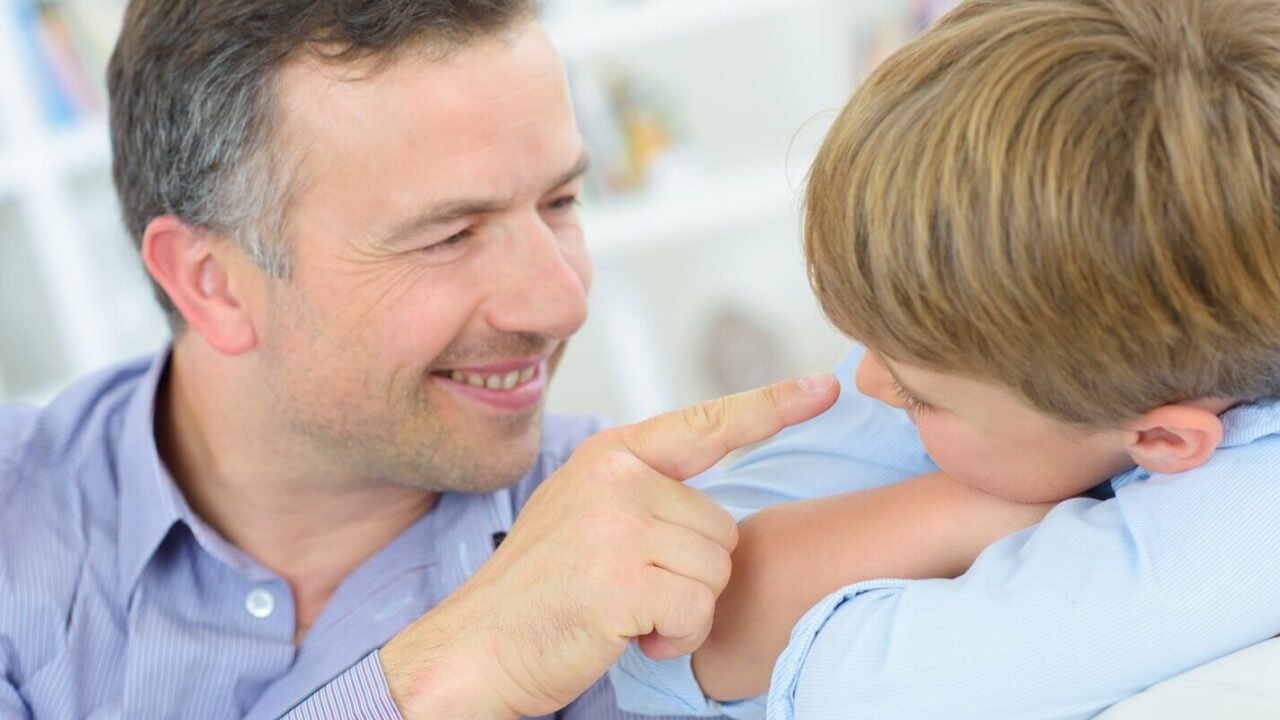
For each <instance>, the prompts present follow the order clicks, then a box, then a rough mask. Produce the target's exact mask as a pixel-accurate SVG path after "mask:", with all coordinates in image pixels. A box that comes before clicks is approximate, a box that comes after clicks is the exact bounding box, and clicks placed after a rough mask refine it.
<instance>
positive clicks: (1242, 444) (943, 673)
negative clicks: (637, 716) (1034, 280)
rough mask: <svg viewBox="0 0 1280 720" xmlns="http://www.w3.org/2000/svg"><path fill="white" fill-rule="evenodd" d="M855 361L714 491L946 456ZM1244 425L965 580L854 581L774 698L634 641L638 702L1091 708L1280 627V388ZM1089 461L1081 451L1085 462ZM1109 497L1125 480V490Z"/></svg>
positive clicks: (720, 493) (831, 603) (870, 474)
mask: <svg viewBox="0 0 1280 720" xmlns="http://www.w3.org/2000/svg"><path fill="white" fill-rule="evenodd" d="M860 359H861V350H855V351H854V352H853V353H851V354H850V355H849V356H848V357H847V358H846V359H845V360H844V361H843V362H842V363H841V364H840V366H839V367H838V368H837V370H836V372H837V374H838V376H839V377H840V379H841V382H842V384H843V386H844V387H843V389H844V392H843V393H842V395H841V398H840V400H839V402H838V403H837V405H836V407H835V408H834V409H832V410H831V411H829V412H827V413H826V414H824V415H822V416H820V417H819V418H817V419H815V420H813V421H811V422H809V423H807V424H805V425H801V426H798V427H796V428H792V429H790V430H788V431H785V432H784V433H782V434H781V435H780V436H779V437H778V438H777V439H776V440H774V441H773V442H772V443H770V444H768V445H766V446H764V447H763V448H761V449H759V450H757V451H756V452H754V453H752V454H750V455H748V456H747V457H745V458H744V459H743V460H742V462H741V463H740V464H739V465H737V466H736V467H734V468H733V469H732V470H730V471H729V472H728V473H726V474H725V475H723V476H720V477H718V478H714V479H711V480H709V481H708V482H707V483H706V485H705V487H704V490H705V491H706V492H708V493H709V494H711V495H712V496H713V497H715V498H716V499H718V500H719V501H720V502H722V503H724V504H725V505H726V506H727V507H728V508H730V510H731V511H732V512H734V514H735V515H736V516H738V517H740V518H741V517H745V516H747V515H749V514H750V513H751V512H754V511H755V510H758V509H760V508H762V507H765V506H768V505H771V504H774V503H778V502H785V501H789V500H799V499H806V498H814V497H821V496H826V495H831V494H834V493H842V492H850V491H855V490H863V489H868V488H872V487H878V486H881V485H884V484H886V483H891V482H895V481H898V480H901V479H905V478H907V477H911V476H914V475H918V474H921V473H925V472H929V471H932V470H934V469H936V468H935V466H934V465H933V463H932V462H931V461H930V460H929V458H928V456H927V455H926V454H925V452H924V449H923V447H922V446H921V445H920V442H919V438H918V436H917V434H916V433H915V429H914V427H913V426H912V424H911V423H910V422H909V421H908V420H907V418H906V416H905V414H904V413H902V412H901V411H898V410H895V409H892V408H889V407H887V406H885V405H883V404H881V403H879V402H877V401H874V400H871V399H869V398H866V397H864V396H862V395H861V394H860V393H858V392H857V390H856V389H855V388H854V387H853V383H852V378H853V376H854V369H855V368H856V367H857V363H858V362H859V360H860ZM1223 424H1224V427H1225V439H1224V441H1223V443H1222V446H1221V447H1220V449H1219V450H1218V451H1217V452H1215V453H1214V455H1213V456H1212V457H1211V458H1210V460H1209V461H1208V462H1207V463H1206V464H1205V465H1203V466H1202V467H1200V468H1198V469H1196V470H1194V471H1191V472H1187V473H1182V474H1179V475H1172V476H1171V475H1152V474H1151V473H1148V472H1146V471H1145V470H1142V469H1138V468H1135V469H1133V470H1130V471H1128V472H1126V473H1124V474H1123V475H1120V476H1118V477H1116V478H1114V479H1112V481H1111V483H1110V486H1111V489H1112V490H1113V491H1114V496H1112V497H1108V498H1106V499H1088V498H1076V499H1072V500H1068V501H1066V502H1064V503H1061V504H1060V505H1058V506H1057V507H1056V508H1055V509H1054V510H1053V511H1052V512H1050V513H1049V515H1048V516H1047V517H1045V519H1044V520H1043V521H1042V522H1041V523H1040V524H1039V525H1038V526H1036V527H1034V528H1029V529H1027V530H1024V531H1021V532H1018V533H1016V534H1014V535H1011V536H1009V537H1007V538H1005V539H1003V540H1001V541H999V542H997V543H995V544H994V545H992V546H991V547H989V548H987V550H986V551H985V552H983V553H982V555H981V556H980V557H979V558H978V560H977V561H976V562H975V563H974V565H973V567H972V568H971V569H970V570H969V571H968V572H967V573H965V574H964V575H963V576H961V577H959V578H957V579H954V580H917V581H908V580H895V579H885V580H873V581H869V582H861V583H857V584H855V585H850V586H848V587H846V588H843V589H841V590H839V591H837V592H835V593H833V594H831V595H830V596H828V597H827V598H826V599H824V600H823V601H822V602H820V603H819V604H818V605H816V606H815V607H814V608H812V609H811V610H810V611H809V612H808V613H807V614H806V615H805V616H804V618H803V619H802V620H801V621H800V622H799V623H798V624H797V625H796V627H795V628H794V630H793V632H792V635H791V642H790V644H789V645H788V646H787V648H786V650H785V651H784V652H783V654H782V656H781V657H780V658H779V659H778V662H777V664H776V665H775V667H774V673H773V680H772V684H771V687H770V691H769V695H768V696H767V698H765V697H761V698H755V699H752V700H748V701H743V702H736V703H715V702H712V701H709V700H707V699H706V698H705V697H703V695H702V693H701V691H700V690H699V689H698V686H697V683H696V682H695V681H694V679H693V675H692V672H691V671H690V669H689V662H688V659H687V658H685V659H681V660H676V661H668V662H662V663H658V662H652V661H649V660H646V659H645V658H644V657H643V656H642V655H640V654H639V653H636V652H630V653H628V655H627V656H626V657H624V659H623V661H622V662H621V663H619V665H618V666H617V667H615V668H614V670H613V671H611V675H612V678H613V681H614V685H615V687H616V688H617V690H618V695H619V701H620V702H621V703H622V705H623V707H626V708H628V709H634V710H641V711H648V712H656V711H662V712H672V711H679V712H686V713H690V714H694V713H703V714H715V713H725V714H728V715H730V716H733V717H736V718H758V717H762V716H763V715H764V714H765V711H766V707H767V712H768V717H769V718H771V719H772V718H777V719H778V720H791V718H801V719H802V720H805V719H808V718H818V719H824V718H837V717H838V718H842V719H843V718H850V719H853V718H876V720H881V719H884V718H911V719H915V718H947V719H948V720H967V719H970V718H971V719H972V720H991V719H992V718H1085V717H1089V716H1091V715H1093V714H1095V713H1097V712H1100V711H1101V710H1103V709H1104V708H1106V707H1107V706H1109V705H1111V704H1113V703H1115V702H1117V701H1119V700H1121V699H1123V698H1125V697H1128V696H1130V695H1133V694H1135V693H1137V692H1139V691H1141V690H1143V689H1144V688H1146V687H1148V686H1150V685H1152V684H1154V683H1157V682H1159V681H1162V680H1165V679H1168V678H1170V677H1173V676H1174V675H1177V674H1179V673H1181V672H1183V671H1186V670H1188V669H1191V668H1193V667H1196V666H1198V665H1201V664H1203V663H1205V662H1208V661H1210V660H1213V659H1215V658H1219V657H1222V656H1224V655H1227V654H1229V653H1231V652H1234V651H1236V650H1239V649H1242V648H1245V647H1247V646H1249V645H1252V644H1255V643H1258V642H1260V641H1262V640H1265V639H1268V638H1270V637H1271V636H1273V635H1275V634H1276V633H1277V632H1280V404H1275V403H1269V404H1255V405H1247V406H1242V407H1238V408H1236V409H1233V410H1231V411H1229V412H1227V413H1225V414H1224V415H1223ZM1067 461H1069V460H1067ZM1107 494H1108V495H1109V494H1110V493H1107Z"/></svg>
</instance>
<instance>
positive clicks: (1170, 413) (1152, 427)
mask: <svg viewBox="0 0 1280 720" xmlns="http://www.w3.org/2000/svg"><path fill="white" fill-rule="evenodd" d="M1127 429H1128V430H1129V432H1130V435H1129V439H1128V444H1127V446H1126V448H1125V449H1126V450H1127V451H1128V453H1129V456H1130V457H1131V458H1133V461H1134V462H1135V463H1137V464H1138V465H1141V466H1142V467H1144V468H1146V469H1147V470H1150V471H1151V472H1153V473H1159V474H1164V475H1170V474H1173V473H1180V472H1186V471H1188V470H1193V469H1195V468H1197V467H1200V466H1201V465H1203V464H1204V462H1205V461H1206V460H1208V459H1209V456H1210V455H1212V454H1213V451H1214V450H1217V449H1218V445H1220V444H1222V420H1221V419H1219V417H1218V416H1217V415H1216V414H1214V413H1213V411H1211V410H1207V409H1204V408H1201V407H1197V406H1195V405H1193V404H1185V403H1179V404H1174V405H1165V406H1163V407H1158V408H1156V409H1155V410H1152V411H1151V412H1149V413H1147V414H1145V415H1143V416H1142V417H1140V418H1138V420H1137V421H1135V422H1133V423H1131V424H1130V425H1129V426H1128V428H1127Z"/></svg>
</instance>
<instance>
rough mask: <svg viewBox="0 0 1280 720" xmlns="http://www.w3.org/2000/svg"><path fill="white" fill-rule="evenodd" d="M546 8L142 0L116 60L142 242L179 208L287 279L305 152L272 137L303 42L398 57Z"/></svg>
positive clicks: (128, 203) (469, 2)
mask: <svg viewBox="0 0 1280 720" xmlns="http://www.w3.org/2000/svg"><path fill="white" fill-rule="evenodd" d="M536 11H537V7H536V1H535V0H132V2H130V3H129V7H128V10H127V11H126V14H125V20H124V30H123V32H122V34H121V36H120V41H119V43H118V44H117V46H116V49H115V53H114V54H113V55H112V57H111V63H110V66H109V68H108V71H107V84H108V89H109V96H110V104H111V141H112V152H113V172H114V176H115V184H116V190H117V192H118V193H119V195H120V204H121V207H122V210H123V213H124V221H125V225H126V227H127V229H128V231H129V234H130V236H131V237H132V238H133V241H134V243H135V244H137V245H138V246H139V247H140V246H141V243H142V237H143V233H144V232H145V230H146V228H147V225H148V224H149V223H150V222H151V221H152V220H153V219H155V218H157V217H160V216H162V215H174V216H176V217H178V218H181V219H182V220H183V221H184V222H186V223H188V224H190V225H192V226H195V227H199V228H203V229H206V230H209V231H211V232H215V233H218V234H222V235H225V236H228V237H230V238H232V239H233V240H234V241H235V242H236V243H237V244H238V245H239V246H240V247H241V248H242V249H243V250H244V252H245V253H246V254H247V255H248V256H249V257H250V258H252V260H253V261H254V262H255V263H257V265H258V266H260V267H261V268H262V269H263V270H264V271H266V272H267V273H268V274H269V275H270V276H272V277H276V278H285V279H287V278H288V277H289V275H290V251H289V246H288V243H287V242H286V241H285V230H286V228H285V225H286V210H287V207H288V204H289V197H290V193H291V190H292V188H293V179H292V177H291V175H292V165H293V163H292V161H291V160H290V159H288V158H285V157H284V156H283V155H282V154H281V153H280V152H279V148H278V147H276V145H275V143H274V138H273V128H274V127H275V125H276V113H275V86H276V78H277V77H278V75H279V71H280V70H281V68H282V67H283V66H284V65H285V64H286V63H287V62H288V61H289V60H290V59H291V58H293V57H295V56H296V55H297V54H298V53H299V52H314V53H316V54H317V55H319V56H321V57H324V58H326V59H328V60H331V61H334V62H340V63H347V62H355V61H359V60H365V59H370V58H372V59H374V60H377V61H379V62H386V61H389V60H391V59H393V58H394V57H395V56H396V54H397V53H399V52H400V51H402V50H404V49H406V48H408V47H411V46H412V47H415V48H427V49H430V50H431V51H433V52H437V53H441V54H445V53H448V52H449V51H451V50H453V49H456V48H459V47H463V46H465V45H466V44H468V43H469V42H472V41H473V40H476V39H478V38H483V37H488V36H490V35H493V34H495V33H498V32H500V31H502V30H504V29H506V28H509V27H510V26H512V25H514V24H515V23H516V22H517V21H519V20H521V19H525V18H528V17H531V16H533V15H534V14H535V13H536ZM155 289H156V295H157V297H158V299H159V300H160V304H161V305H162V306H163V307H164V309H165V311H166V312H167V313H168V315H169V320H170V324H171V325H173V326H174V327H175V328H177V327H179V326H180V325H181V318H180V317H179V315H178V313H177V311H176V309H175V308H174V306H173V304H172V303H171V302H170V301H169V298H168V297H167V296H166V295H165V293H164V292H163V290H161V289H160V288H159V287H156V288H155Z"/></svg>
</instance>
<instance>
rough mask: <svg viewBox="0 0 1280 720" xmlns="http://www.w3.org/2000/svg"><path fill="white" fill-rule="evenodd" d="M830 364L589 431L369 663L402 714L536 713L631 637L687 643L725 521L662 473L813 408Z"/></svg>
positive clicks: (689, 470) (725, 532)
mask: <svg viewBox="0 0 1280 720" xmlns="http://www.w3.org/2000/svg"><path fill="white" fill-rule="evenodd" d="M838 394H839V386H838V385H837V383H836V382H835V378H834V377H832V376H830V375H819V376H813V377H809V378H804V379H801V380H798V381H789V382H786V383H781V384H778V385H773V386H770V387H767V388H763V389H760V390H755V391H751V392H747V393H742V394H740V395H734V396H731V397H727V398H722V399H719V400H711V401H707V402H704V403H702V404H699V405H695V406H692V407H689V408H686V409H684V410H680V411H677V412H673V413H668V414H666V415H662V416H659V417H656V418H653V419H651V420H648V421H645V422H642V423H639V424H637V425H631V426H628V427H621V428H617V429H615V430H609V431H605V432H602V433H599V434H598V435H596V436H594V437H592V438H590V439H589V440H587V441H586V442H585V443H583V445H582V446H581V447H580V448H579V449H578V451H577V452H576V453H575V454H574V455H573V457H572V458H570V459H569V461H568V462H567V463H565V465H564V466H563V467H561V468H560V469H559V470H558V471H557V472H556V473H555V474H553V475H552V476H551V477H549V478H547V480H546V481H545V482H543V484H542V486H541V487H540V488H539V489H538V490H537V492H535V493H534V494H533V496H532V497H531V498H530V499H529V502H528V504H527V505H526V506H525V508H524V509H523V511H522V512H521V513H520V516H519V518H518V519H517V520H516V523H515V525H514V526H513V527H512V528H511V532H510V533H509V534H508V535H507V538H506V539H505V540H504V541H503V543H502V546H501V548H499V550H498V551H497V552H496V553H494V556H493V557H492V558H491V559H490V560H489V562H487V563H485V565H484V566H483V567H481V568H480V570H479V571H478V572H477V573H476V574H475V575H474V576H473V577H472V578H471V579H470V580H468V581H467V582H466V583H465V584H464V585H463V586H462V587H461V588H459V589H458V591H457V592H455V593H454V594H453V595H452V596H451V597H449V598H448V599H447V600H446V601H444V602H443V603H441V604H440V605H439V606H438V607H437V608H436V609H434V610H432V611H431V612H430V613H428V614H427V615H425V616H423V617H422V618H420V619H419V620H418V621H417V622H415V623H414V624H412V625H410V626H409V627H408V628H406V629H405V630H404V631H403V632H401V633H400V634H399V635H397V636H396V637H395V638H392V640H391V641H390V642H389V643H387V645H386V646H385V647H384V648H383V649H382V652H381V659H382V663H383V667H384V669H385V671H386V675H387V681H388V684H389V685H390V688H391V692H392V696H393V697H394V698H395V700H396V703H397V705H398V706H399V707H400V709H401V712H402V713H403V714H404V716H405V717H406V718H410V719H411V720H412V719H413V718H433V719H442V718H450V719H452V718H515V717H518V716H521V715H529V716H537V715H546V714H549V713H552V712H555V711H556V710H558V709H560V708H561V707H564V706H565V705H567V704H568V703H570V702H572V701H573V700H574V699H575V698H576V697H578V695H580V694H582V693H583V692H584V691H586V690H587V689H588V688H589V687H591V685H592V684H594V683H595V682H596V680H598V679H599V678H600V676H601V675H603V674H604V672H605V670H607V669H608V668H609V666H610V665H612V664H613V663H614V662H615V661H616V660H617V659H618V657H619V655H621V654H622V651H623V650H624V649H625V648H626V646H627V644H628V643H629V642H631V641H632V639H634V638H640V639H641V647H642V649H644V650H645V652H646V653H648V654H649V655H650V656H652V657H659V658H665V657H674V656H676V655H680V654H686V653H690V652H692V651H693V650H694V649H696V648H697V647H698V646H699V645H701V644H702V642H703V640H704V639H706V636H707V633H708V632H709V631H710V629H711V620H712V615H713V613H714V611H715V604H716V599H717V597H718V596H719V595H720V593H721V592H722V591H723V590H724V588H725V585H726V584H727V583H728V580H729V572H730V553H731V552H732V551H733V549H734V547H735V546H736V545H737V542H738V532H737V526H736V525H735V524H734V522H733V519H732V518H731V517H730V516H729V515H728V513H726V512H725V511H724V510H723V509H721V508H720V507H719V506H717V505H716V504H715V503H713V502H712V501H711V500H709V499H708V498H706V497H705V496H703V495H702V494H701V493H699V492H697V491H695V490H693V489H691V488H688V487H686V486H685V485H683V484H681V483H680V482H677V481H682V480H685V479H687V478H689V477H692V476H694V475H696V474H698V473H700V472H702V471H703V470H706V469H707V468H709V467H711V466H712V465H714V464H715V463H716V462H717V461H719V460H720V459H721V458H722V457H724V456H725V454H727V453H728V452H730V451H732V450H735V449H737V448H740V447H743V446H745V445H750V444H752V443H755V442H759V441H760V440H764V439H766V438H768V437H770V436H772V435H774V434H775V433H777V432H778V431H779V430H781V429H782V428H784V427H787V426H789V425H793V424H795V423H798V422H802V421H804V420H808V419H809V418H812V417H813V416H815V415H817V414H819V413H821V412H823V411H824V410H826V409H827V408H829V407H830V406H831V404H832V403H833V402H835V398H836V396H837V395H838Z"/></svg>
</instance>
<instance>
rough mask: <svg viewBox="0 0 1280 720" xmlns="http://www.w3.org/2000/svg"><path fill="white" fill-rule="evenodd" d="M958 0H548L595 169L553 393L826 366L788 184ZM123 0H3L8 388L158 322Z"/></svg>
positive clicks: (673, 397)
mask: <svg viewBox="0 0 1280 720" xmlns="http://www.w3.org/2000/svg"><path fill="white" fill-rule="evenodd" d="M952 2H953V0H941V1H939V0H932V1H930V0H545V1H544V10H545V12H544V20H545V23H546V26H547V29H548V32H549V33H550V35H551V36H552V39H553V40H554V41H555V43H556V44H557V46H558V47H559V48H560V50H561V52H562V54H563V56H564V58H565V62H566V65H567V67H568V70H569V77H570V83H571V85H572V87H573V90H574V96H575V104H576V106H577V112H578V119H579V123H580V125H581V128H582V132H583V136H584V137H585V138H586V140H587V142H588V145H589V146H590V148H591V152H592V157H593V165H594V168H593V170H594V172H593V177H592V178H591V181H590V183H589V187H588V190H587V193H586V197H585V198H584V207H583V211H582V213H583V222H584V224H585V226H586V230H587V238H588V245H589V247H590V248H591V249H592V253H593V256H594V258H595V262H596V265H597V276H596V277H597V280H596V284H595V290H594V291H593V298H592V316H591V319H590V320H589V321H588V323H587V325H586V326H585V327H584V328H583V330H582V332H581V333H580V334H579V335H578V337H577V338H575V340H574V341H573V342H572V344H571V346H570V350H569V352H568V353H567V354H566V357H565V361H564V364H563V366H562V368H561V372H560V376H559V377H558V379H557V381H556V382H555V383H554V384H553V386H552V387H553V389H552V393H551V397H550V401H549V402H550V406H551V409H553V410H556V411H563V412H590V413H600V414H604V415H606V416H609V417H610V418H612V419H614V420H617V421H629V420H634V419H639V418H641V417H644V416H647V415H650V414H653V413H656V412H660V411H663V410H666V409H669V408H671V407H674V406H676V405H678V404H683V403H687V402H691V401H694V400H698V399H701V398H704V397H709V396H712V395H716V394H720V393H724V392H731V391H736V390H741V389H744V388H745V387H747V386H750V385H756V384H759V383H763V382H767V381H769V380H772V379H774V378H777V377H780V376H783V375H791V374H799V373H806V372H811V371H814V370H820V369H825V368H828V367H830V366H831V365H832V364H833V363H834V362H835V361H836V360H837V359H838V358H839V357H840V355H841V354H842V353H843V352H844V350H845V349H846V348H847V347H848V341H847V340H845V339H843V338H841V337H840V336H839V335H838V334H837V333H835V332H834V331H833V330H831V329H830V327H828V326H827V324H826V323H825V321H824V320H823V318H822V316H821V313H820V312H819V311H818V309H817V307H816V305H815V303H814V301H813V299H812V297H811V295H810V292H809V288H808V285H807V282H806V279H805V274H804V267H803V262H802V257H801V252H800V240H799V214H798V210H799V202H800V195H801V191H802V187H803V182H804V178H805V174H806V172H807V168H808V165H809V163H810V162H811V160H812V158H813V155H814V153H815V152H816V150H817V147H818V144H819V143H820V141H821V138H822V136H823V134H824V132H825V131H826V129H827V127H828V126H829V125H830V123H831V122H832V120H833V119H834V117H835V113H836V112H837V111H838V110H839V109H840V107H841V106H842V105H843V104H844V102H845V100H846V99H847V97H848V95H849V93H850V92H851V91H852V89H853V87H854V86H855V84H856V82H857V80H858V79H859V77H861V76H862V75H863V74H864V73H865V72H866V71H867V70H868V69H869V68H870V67H872V66H873V65H874V64H875V63H876V62H878V61H879V60H881V59H883V57H884V56H885V55H887V54H888V53H889V52H891V51H892V50H893V49H894V48H896V47H897V46H899V45H900V44H901V43H902V42H904V41H905V40H906V39H907V38H909V37H910V36H911V35H912V34H913V33H914V32H917V31H918V30H919V29H920V28H921V27H923V26H924V25H925V24H927V22H928V21H929V20H930V19H931V18H933V17H936V15H937V14H939V13H940V12H942V11H943V10H945V9H946V7H949V6H950V5H951V4H952ZM124 4H125V3H124V2H123V1H122V0H58V1H56V2H53V1H43V0H0V402H9V401H24V402H34V403H39V402H44V401H47V400H48V399H49V398H51V397H52V396H53V395H55V394H56V393H57V392H58V391H59V390H60V389H61V388H62V387H64V386H65V385H66V384H67V383H68V382H69V381H70V380H72V379H73V378H75V377H77V376H79V375H82V374H84V373H87V372H90V371H92V370H95V369H97V368H100V367H102V366H103V365H106V364H108V363H111V362H114V361H117V360H120V359H123V358H127V357H130V356H134V355H137V354H141V353H145V352H149V351H152V350H154V349H156V348H157V347H159V346H160V345H161V344H162V343H163V342H164V340H165V338H166V336H167V330H166V328H165V324H164V322H163V319H162V316H161V314H160V312H159V310H158V309H157V308H156V307H155V304H154V301H153V300H152V297H151V291H150V287H149V286H148V284H147V283H146V281H145V277H144V275H143V272H142V269H141V264H140V262H139V261H138V259H137V255H136V252H135V251H134V249H133V247H132V245H131V244H130V242H129V241H128V238H127V237H126V235H125V232H124V229H123V226H122V224H121V221H120V218H119V210H118V207H117V204H116V199H115V195H114V191H113V189H112V185H111V178H110V147H109V144H108V137H107V127H106V119H105V116H104V106H105V93H104V82H103V74H104V68H105V66H106V60H107V57H108V56H109V54H110V51H111V47H112V46H113V44H114V42H115V37H116V35H117V34H118V32H119V25H120V19H121V16H122V14H123V10H124Z"/></svg>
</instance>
